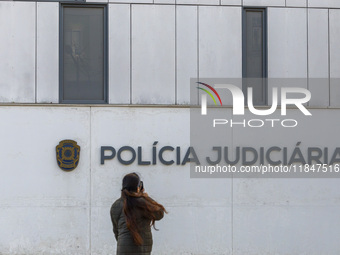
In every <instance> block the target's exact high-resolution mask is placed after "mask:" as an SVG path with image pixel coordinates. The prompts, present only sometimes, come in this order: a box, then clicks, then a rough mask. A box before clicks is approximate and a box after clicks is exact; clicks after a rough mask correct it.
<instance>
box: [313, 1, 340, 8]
mask: <svg viewBox="0 0 340 255" xmlns="http://www.w3.org/2000/svg"><path fill="white" fill-rule="evenodd" d="M308 7H321V8H339V7H340V2H339V1H338V0H308Z"/></svg>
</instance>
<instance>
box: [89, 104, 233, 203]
mask: <svg viewBox="0 0 340 255" xmlns="http://www.w3.org/2000/svg"><path fill="white" fill-rule="evenodd" d="M189 122H190V116H189V109H183V108H177V109H167V108H164V109H163V108H158V109H157V108H139V109H138V110H136V109H134V110H131V109H130V108H115V109H106V108H96V109H93V110H92V117H91V123H92V124H91V125H92V128H93V133H92V146H93V150H92V153H93V155H95V156H93V157H92V159H93V163H92V184H93V187H94V188H93V194H92V195H93V205H96V206H109V205H110V204H112V202H113V201H112V200H113V199H114V196H113V194H116V195H119V193H120V189H121V180H122V178H123V176H124V175H125V174H126V173H128V172H133V171H139V172H140V173H141V175H142V177H143V178H144V180H145V181H144V184H145V187H146V189H147V190H148V191H149V192H150V194H154V196H155V198H157V199H160V200H161V201H162V202H163V203H165V204H167V205H169V206H185V205H187V204H188V203H190V204H192V205H195V206H199V205H200V204H205V205H211V206H217V205H221V206H222V205H228V204H229V203H230V196H229V195H226V196H224V197H223V198H221V197H219V198H214V194H215V192H216V193H219V192H223V190H228V189H230V179H219V180H208V181H209V183H210V182H211V184H212V183H214V184H212V188H211V189H210V191H209V192H206V190H200V188H199V187H200V186H201V185H204V183H207V182H208V181H207V180H204V179H201V180H194V181H191V179H190V171H189V164H187V165H185V166H177V165H176V164H173V165H172V166H164V165H163V164H161V162H159V161H157V164H156V165H153V166H146V167H141V166H138V165H137V160H135V162H134V163H133V164H131V165H128V166H124V167H122V164H120V163H119V162H118V160H117V157H116V158H114V159H112V160H106V161H105V163H104V165H100V157H99V156H100V147H101V146H113V147H114V148H115V149H116V150H117V151H118V149H119V148H121V147H122V146H125V145H130V146H134V148H135V150H137V146H142V148H143V159H144V160H151V155H152V154H151V153H152V147H153V143H154V142H155V141H158V144H157V145H156V148H157V151H159V150H160V148H162V147H163V146H166V145H169V146H173V147H176V146H180V147H181V148H182V152H181V159H183V157H184V155H185V153H186V151H187V148H188V147H189V143H190V141H189V140H190V134H189V132H190V130H189V126H190V123H189ZM150 123H153V124H150ZM150 125H151V126H150ZM136 126H138V129H136ZM131 134H134V135H131ZM174 156H175V152H169V153H168V159H169V160H170V159H174ZM155 175H157V176H158V178H154V177H153V176H155ZM170 176H172V177H174V179H176V180H177V181H176V182H169V178H170ZM172 177H171V178H172ZM193 190H195V192H193Z"/></svg>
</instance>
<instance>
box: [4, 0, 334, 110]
mask: <svg viewBox="0 0 340 255" xmlns="http://www.w3.org/2000/svg"><path fill="white" fill-rule="evenodd" d="M130 3H132V4H130ZM133 3H136V4H133ZM137 3H138V4H137ZM143 3H154V4H151V5H150V4H143ZM174 3H175V2H174V1H151V0H150V1H149V0H146V1H109V5H108V16H109V18H108V20H109V55H108V59H109V93H110V94H109V103H110V104H168V105H174V104H184V105H186V104H189V103H190V100H189V86H190V83H189V79H190V78H195V77H200V78H214V77H216V78H218V77H219V78H223V77H233V78H241V77H242V34H241V26H242V18H241V17H242V13H241V12H242V6H241V1H236V0H222V1H219V0H216V1H211V0H209V1H207V0H205V1H203V0H202V1H199V0H181V1H180V0H178V1H176V5H175V4H174ZM242 4H243V6H264V7H268V77H269V78H304V79H306V80H305V81H304V82H303V83H302V84H300V85H299V86H302V87H305V88H308V89H309V90H310V91H311V92H312V95H318V96H317V97H312V99H311V101H310V103H309V105H310V106H313V107H328V106H334V107H338V106H339V105H340V104H339V100H337V98H339V95H340V89H339V86H338V80H336V78H339V77H338V76H339V73H340V72H339V65H340V64H339V59H340V58H339V56H338V55H339V54H340V53H339V50H338V47H337V45H338V44H339V38H340V30H339V24H340V14H339V13H340V10H339V9H327V8H340V6H337V1H316V0H309V1H308V2H307V1H305V0H300V1H298V0H295V1H294V0H289V1H282V0H277V1H265V0H247V1H246V0H245V1H243V2H242ZM307 4H308V7H310V8H306V6H307ZM288 7H289V8H288ZM0 17H1V23H0V31H1V34H2V37H3V38H6V40H1V45H0V46H1V47H0V57H1V59H2V61H1V62H0V76H1V77H2V79H1V81H0V102H2V103H13V102H14V103H58V100H59V99H58V97H59V95H58V92H59V77H58V74H59V71H58V65H59V61H58V59H59V58H58V56H59V53H58V52H59V48H58V47H59V40H58V38H59V4H58V3H55V2H54V3H51V2H38V3H36V2H19V1H0ZM23 20H24V21H25V22H22V21H23ZM46 20H49V22H46ZM307 78H309V79H307ZM317 78H323V80H317ZM330 78H331V79H334V80H329V79H330ZM273 86H277V85H273V84H269V94H271V88H272V87H273ZM280 86H281V85H280ZM229 101H230V100H228V102H226V104H229V105H230V104H231V101H230V102H229Z"/></svg>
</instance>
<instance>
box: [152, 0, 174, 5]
mask: <svg viewBox="0 0 340 255" xmlns="http://www.w3.org/2000/svg"><path fill="white" fill-rule="evenodd" d="M154 3H155V4H175V3H176V0H154Z"/></svg>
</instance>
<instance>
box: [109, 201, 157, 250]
mask: <svg viewBox="0 0 340 255" xmlns="http://www.w3.org/2000/svg"><path fill="white" fill-rule="evenodd" d="M138 199H143V200H144V201H145V203H147V201H146V200H145V199H144V198H138ZM110 214H111V221H112V225H113V232H114V235H115V238H116V240H117V255H150V254H151V250H152V234H151V226H150V223H151V220H150V219H147V218H145V217H143V216H142V215H141V213H140V212H139V211H136V219H137V224H138V226H139V229H140V232H139V233H140V235H141V236H142V238H143V244H142V245H140V246H137V245H136V244H135V243H134V241H133V238H132V236H131V234H130V231H129V229H128V228H127V226H126V221H125V216H124V211H123V199H122V198H119V199H117V200H116V201H115V202H114V203H113V205H112V206H111V211H110ZM156 217H157V220H160V219H162V218H163V211H159V212H158V213H157V214H156Z"/></svg>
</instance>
